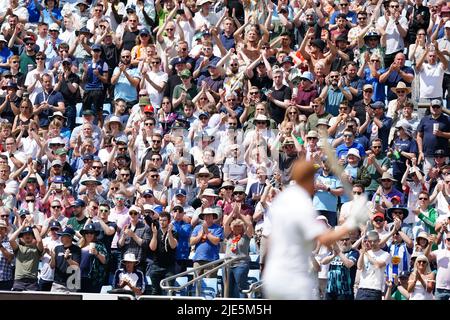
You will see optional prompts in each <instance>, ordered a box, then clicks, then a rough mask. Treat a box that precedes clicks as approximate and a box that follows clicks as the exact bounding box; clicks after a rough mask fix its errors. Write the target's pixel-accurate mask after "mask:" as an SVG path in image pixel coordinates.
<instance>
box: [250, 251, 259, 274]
mask: <svg viewBox="0 0 450 320" xmlns="http://www.w3.org/2000/svg"><path fill="white" fill-rule="evenodd" d="M250 269H258V270H259V254H251V255H250Z"/></svg>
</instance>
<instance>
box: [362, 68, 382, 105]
mask: <svg viewBox="0 0 450 320" xmlns="http://www.w3.org/2000/svg"><path fill="white" fill-rule="evenodd" d="M378 72H380V70H378ZM364 79H365V80H366V84H371V85H372V86H373V96H372V100H373V101H382V102H384V101H385V100H386V93H385V90H386V88H385V87H386V86H385V85H384V83H380V82H379V80H378V79H377V78H374V77H372V74H371V73H370V69H369V67H367V68H365V69H364Z"/></svg>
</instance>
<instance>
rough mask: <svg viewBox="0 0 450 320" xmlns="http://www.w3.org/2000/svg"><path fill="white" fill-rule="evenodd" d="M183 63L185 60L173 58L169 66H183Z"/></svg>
mask: <svg viewBox="0 0 450 320" xmlns="http://www.w3.org/2000/svg"><path fill="white" fill-rule="evenodd" d="M183 63H186V59H184V58H181V57H176V58H173V59H172V61H171V62H170V64H171V65H172V66H176V65H177V64H183Z"/></svg>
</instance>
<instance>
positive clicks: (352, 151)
mask: <svg viewBox="0 0 450 320" xmlns="http://www.w3.org/2000/svg"><path fill="white" fill-rule="evenodd" d="M349 155H354V156H355V157H358V158H359V159H361V155H360V154H359V150H358V149H356V148H350V149H349V150H348V152H347V157H348V156H349Z"/></svg>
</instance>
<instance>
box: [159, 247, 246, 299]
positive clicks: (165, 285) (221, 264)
mask: <svg viewBox="0 0 450 320" xmlns="http://www.w3.org/2000/svg"><path fill="white" fill-rule="evenodd" d="M246 258H248V257H247V256H244V255H242V256H238V257H233V258H230V257H225V258H222V259H218V260H214V261H211V262H209V263H207V264H204V265H201V266H198V267H195V268H193V269H190V270H186V271H184V272H181V273H178V274H176V275H173V276H170V277H168V278H165V279H163V280H161V282H160V286H161V289H163V290H167V291H168V293H169V295H172V294H173V292H179V291H181V290H183V289H184V288H186V287H188V286H190V285H191V284H194V283H196V284H197V285H196V288H195V294H196V296H198V297H199V296H200V295H201V285H200V280H201V279H203V278H205V277H207V276H208V275H210V274H211V273H214V272H216V271H217V270H219V269H220V268H224V271H223V273H222V277H223V286H224V292H223V296H224V297H228V266H229V265H230V264H231V263H233V262H236V261H238V260H241V259H246ZM217 264H218V266H216V267H214V268H212V269H211V270H207V271H205V272H204V273H202V274H201V275H198V271H200V270H203V269H206V268H209V267H212V266H214V265H217ZM191 273H193V274H194V277H193V279H192V280H190V281H188V282H186V283H184V284H182V285H180V286H171V285H170V284H169V281H171V280H175V279H176V278H178V277H183V276H185V275H188V274H191Z"/></svg>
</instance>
